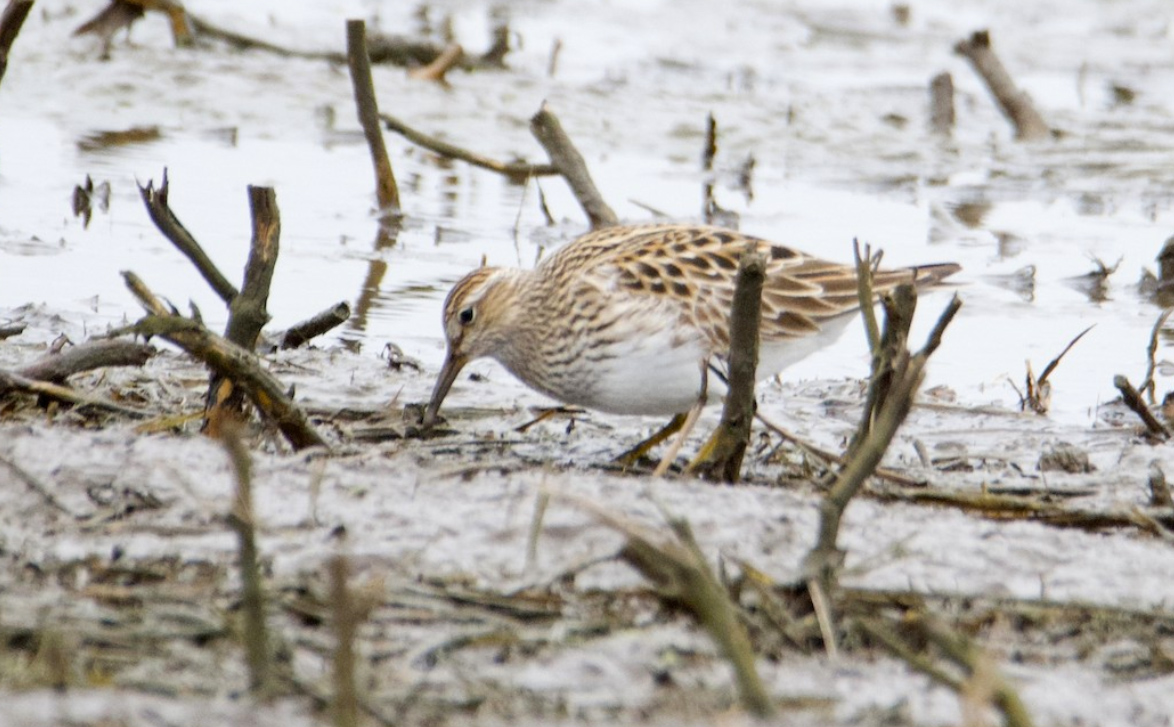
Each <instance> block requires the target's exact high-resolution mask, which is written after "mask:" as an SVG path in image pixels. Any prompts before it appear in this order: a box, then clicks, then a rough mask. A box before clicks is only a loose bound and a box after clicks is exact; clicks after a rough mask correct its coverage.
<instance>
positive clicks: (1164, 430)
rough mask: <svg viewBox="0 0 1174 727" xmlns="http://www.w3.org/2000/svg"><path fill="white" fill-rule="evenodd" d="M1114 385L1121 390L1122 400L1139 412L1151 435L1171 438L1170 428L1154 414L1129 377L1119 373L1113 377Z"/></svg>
mask: <svg viewBox="0 0 1174 727" xmlns="http://www.w3.org/2000/svg"><path fill="white" fill-rule="evenodd" d="M1113 386H1116V387H1117V390H1118V391H1120V392H1121V400H1122V401H1123V402H1125V406H1127V407H1129V408H1130V409H1132V410H1133V413H1134V414H1137V416H1138V417H1139V418H1140V419H1141V421H1142V423H1144V424H1145V428H1146V431H1148V432H1149V433H1150V436H1153V437H1157V438H1158V439H1161V440H1166V439H1169V438H1170V428H1169V427H1167V426H1166V425H1165V424H1163V423H1162V422H1160V421H1158V418H1157V417H1156V416H1154V413H1153V412H1152V411H1150V408H1149V407H1148V406H1146V405H1145V401H1143V400H1142V398H1141V394H1140V393H1139V392H1138V390H1137V389H1135V388H1133V384H1131V383H1129V379H1127V378H1125V377H1124V376H1122V375H1121V374H1117V375H1116V376H1114V377H1113Z"/></svg>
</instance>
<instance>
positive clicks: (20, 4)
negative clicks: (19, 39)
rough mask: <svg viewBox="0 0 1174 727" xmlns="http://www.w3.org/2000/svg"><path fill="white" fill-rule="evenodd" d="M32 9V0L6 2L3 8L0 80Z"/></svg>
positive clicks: (0, 18) (0, 33) (0, 40)
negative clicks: (13, 45) (9, 55)
mask: <svg viewBox="0 0 1174 727" xmlns="http://www.w3.org/2000/svg"><path fill="white" fill-rule="evenodd" d="M32 9H33V0H8V5H6V6H5V7H4V14H3V15H0V80H3V79H4V72H5V71H6V70H8V54H9V53H10V52H11V51H12V44H13V43H15V42H16V36H17V35H19V34H20V29H21V26H23V25H24V20H25V18H27V17H28V14H29V11H30V10H32Z"/></svg>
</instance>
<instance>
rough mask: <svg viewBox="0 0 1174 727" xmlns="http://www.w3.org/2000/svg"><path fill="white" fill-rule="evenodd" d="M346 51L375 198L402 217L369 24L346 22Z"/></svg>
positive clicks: (381, 205)
mask: <svg viewBox="0 0 1174 727" xmlns="http://www.w3.org/2000/svg"><path fill="white" fill-rule="evenodd" d="M346 48H347V65H348V66H349V67H350V71H351V84H352V85H353V86H354V94H355V106H356V108H357V109H358V114H359V123H360V124H362V126H363V135H364V136H365V137H367V146H368V148H369V149H370V150H371V162H372V163H373V164H374V166H375V196H376V199H378V200H379V209H380V211H381V212H386V213H389V214H391V215H399V214H400V199H399V187H397V186H396V183H395V174H394V173H392V170H391V162H390V161H388V158H387V147H386V146H385V145H384V143H383V133H382V132H381V131H380V130H379V104H378V102H377V101H376V100H375V86H374V84H373V83H372V81H371V58H370V56H369V55H367V24H366V23H365V22H363V21H362V20H348V21H347V22H346Z"/></svg>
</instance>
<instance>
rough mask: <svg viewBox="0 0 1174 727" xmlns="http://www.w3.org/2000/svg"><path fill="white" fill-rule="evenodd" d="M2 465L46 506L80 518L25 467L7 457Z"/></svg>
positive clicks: (2, 459) (1, 461) (0, 460)
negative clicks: (38, 496)
mask: <svg viewBox="0 0 1174 727" xmlns="http://www.w3.org/2000/svg"><path fill="white" fill-rule="evenodd" d="M2 375H3V374H0V376H2ZM0 465H4V466H5V467H7V468H8V471H9V472H11V473H12V474H13V475H14V476H15V477H16V479H18V480H20V481H21V482H23V483H24V484H25V486H26V487H28V488H29V489H30V490H32V491H33V492H35V493H37V494H38V495H40V497H41V499H42V500H44V501H45V504H46V505H48V506H49V507H51V508H53V509H54V510H57V511H58V512H63V513H65V514H66V515H70V516H72V517H78V516H77V514H76V513H74V512H73V511H72V510H70V509H69V508H68V507H66V506H65V505H62V504H61V501H60V500H58V499H57V497H56V496H55V495H54V494H53V490H52V489H51V488H50V487H48V486H46V485H45V484H44V483H43V482H41V481H40V480H38V479H37V478H36V477H33V476H32V475H31V474H29V473H28V472H26V471H25V469H24V468H23V467H21V466H20V465H18V464H17V463H15V462H12V461H9V460H8V459H7V458H5V457H0Z"/></svg>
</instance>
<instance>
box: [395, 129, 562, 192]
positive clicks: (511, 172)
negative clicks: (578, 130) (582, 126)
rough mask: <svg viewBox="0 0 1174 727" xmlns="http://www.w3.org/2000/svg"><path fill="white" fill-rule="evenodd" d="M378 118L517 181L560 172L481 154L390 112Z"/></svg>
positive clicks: (427, 144)
mask: <svg viewBox="0 0 1174 727" xmlns="http://www.w3.org/2000/svg"><path fill="white" fill-rule="evenodd" d="M379 118H380V119H381V120H382V121H383V124H384V126H386V127H387V128H388V129H390V130H392V131H394V132H395V133H397V134H399V135H400V136H402V137H404V138H405V139H407V140H408V141H410V142H412V143H413V144H415V145H416V146H422V147H424V148H425V149H428V150H429V151H433V152H436V153H437V154H439V155H441V156H443V157H449V158H450V159H459V160H461V161H463V162H468V163H469V164H472V165H473V166H475V167H481V168H482V169H488V170H489V171H491V172H497V173H498V174H504V175H505V176H507V177H509V178H510V179H511V180H513V181H516V182H520V181H523V180H525V179H526V178H528V177H547V176H550V175H553V174H558V173H559V170H558V169H557V168H556V167H555V166H554V165H553V164H529V163H527V162H523V161H514V162H503V161H498V160H497V159H490V158H489V157H486V156H482V155H480V154H478V153H476V152H472V151H469V150H468V149H464V148H462V147H459V146H456V145H455V144H450V143H448V142H447V141H442V140H441V139H438V138H436V137H435V136H430V135H428V134H425V133H424V132H422V131H418V130H416V129H414V128H412V127H411V126H408V125H407V124H406V123H404V122H403V121H401V120H399V119H397V118H395V117H394V116H391V115H389V114H386V113H381V114H379Z"/></svg>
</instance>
